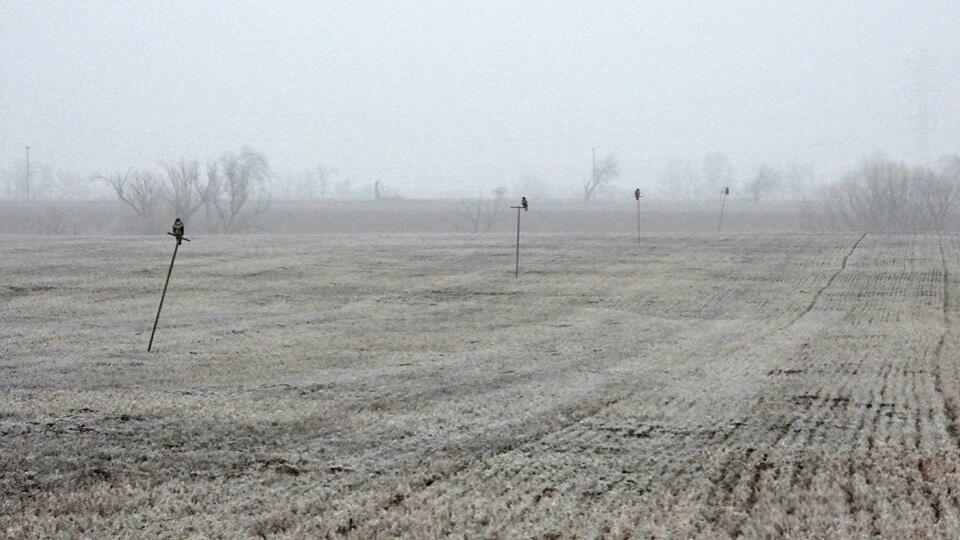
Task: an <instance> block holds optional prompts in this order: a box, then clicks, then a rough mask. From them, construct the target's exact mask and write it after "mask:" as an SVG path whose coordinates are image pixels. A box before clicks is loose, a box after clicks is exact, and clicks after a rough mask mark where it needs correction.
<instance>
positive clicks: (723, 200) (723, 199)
mask: <svg viewBox="0 0 960 540" xmlns="http://www.w3.org/2000/svg"><path fill="white" fill-rule="evenodd" d="M728 191H729V190H727V189H726V188H724V190H723V195H721V196H720V220H719V221H717V231H722V230H723V207H724V205H725V204H726V203H727V193H728Z"/></svg>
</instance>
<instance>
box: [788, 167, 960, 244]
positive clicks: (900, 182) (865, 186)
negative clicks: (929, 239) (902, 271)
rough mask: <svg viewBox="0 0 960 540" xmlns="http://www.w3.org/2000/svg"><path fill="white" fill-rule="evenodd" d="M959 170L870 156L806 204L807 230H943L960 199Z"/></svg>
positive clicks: (804, 213) (805, 218) (805, 221)
mask: <svg viewBox="0 0 960 540" xmlns="http://www.w3.org/2000/svg"><path fill="white" fill-rule="evenodd" d="M957 170H958V168H957V167H951V166H946V167H944V168H943V170H942V171H939V172H937V171H934V170H932V169H929V168H926V167H910V166H907V165H905V164H902V163H896V162H892V161H888V160H884V159H874V160H871V161H868V162H865V163H864V164H863V165H861V166H860V167H859V168H857V169H856V170H855V171H853V172H851V173H849V174H847V175H846V176H845V177H844V178H843V179H842V180H840V181H838V182H836V183H834V184H831V185H829V186H827V188H826V190H825V192H824V194H823V197H822V198H821V199H820V200H818V201H814V202H808V203H806V205H805V207H804V209H803V215H802V219H803V221H804V224H805V226H806V228H808V229H821V230H823V229H827V230H858V231H918V232H920V231H941V230H944V229H945V228H946V227H947V226H948V222H949V218H950V217H951V215H952V214H953V213H954V212H955V211H956V209H957V205H958V202H960V177H958V175H957Z"/></svg>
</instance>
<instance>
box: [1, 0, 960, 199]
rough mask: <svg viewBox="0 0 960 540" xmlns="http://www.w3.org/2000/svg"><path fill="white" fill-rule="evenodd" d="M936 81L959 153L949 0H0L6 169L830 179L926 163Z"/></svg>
mask: <svg viewBox="0 0 960 540" xmlns="http://www.w3.org/2000/svg"><path fill="white" fill-rule="evenodd" d="M920 58H926V60H922V61H918V60H917V59H920ZM918 66H919V67H918ZM924 71H925V72H927V73H928V76H927V77H926V79H927V82H926V84H925V87H926V89H927V90H926V94H927V96H928V102H929V107H928V111H929V119H930V126H931V127H930V129H929V141H930V142H929V146H928V151H927V153H928V155H930V156H931V157H936V156H937V155H939V154H941V153H945V152H960V144H958V141H960V2H958V1H957V0H944V1H917V0H913V1H903V2H877V1H865V2H855V1H849V0H843V1H832V2H814V1H803V2H774V1H760V0H758V1H754V2H732V1H729V0H726V1H717V2H680V1H677V2H642V1H631V2H581V3H573V2H530V1H527V2H516V3H507V2H435V3H431V2H358V1H355V0H353V1H348V2H222V3H221V2H207V1H203V2H200V1H197V2H63V3H54V2H36V1H30V2H21V1H12V0H0V164H9V163H12V162H14V161H15V160H18V159H22V155H23V147H24V145H30V146H31V147H32V155H33V156H35V157H34V159H36V160H37V161H40V162H43V163H46V164H49V165H51V166H53V167H63V168H70V169H74V170H77V171H81V172H93V171H100V172H109V171H113V170H117V169H125V168H127V167H129V166H131V165H140V166H142V165H150V164H155V163H156V162H157V161H159V160H162V159H169V158H176V157H179V156H181V155H182V156H186V157H192V158H196V159H202V160H203V159H209V158H212V157H216V156H217V155H219V154H220V153H221V152H222V151H224V150H228V149H237V148H239V147H240V146H241V145H250V146H252V147H254V148H257V149H259V150H261V151H262V152H264V153H265V154H266V155H267V157H268V158H269V159H270V161H271V163H272V165H273V167H274V169H275V170H278V171H286V170H295V169H300V168H308V167H312V166H315V165H317V164H325V165H328V166H333V167H336V168H337V169H338V170H339V171H340V174H341V175H343V176H345V177H350V178H352V179H353V180H354V181H356V182H357V183H364V182H372V181H374V180H381V181H383V182H385V183H387V184H388V185H392V186H395V187H397V188H399V189H400V190H401V191H402V192H405V193H408V194H414V195H417V194H447V193H453V192H458V191H464V190H466V191H469V190H476V189H480V188H483V189H488V188H491V187H493V186H495V185H498V184H506V185H511V184H514V183H515V182H516V180H517V179H518V178H519V177H520V176H521V175H534V176H538V177H539V178H541V179H542V180H543V181H545V182H547V183H550V184H554V185H556V186H559V187H562V188H564V189H565V188H566V186H568V185H569V186H576V185H577V184H578V183H579V181H580V179H581V178H582V177H583V176H585V175H587V174H589V170H590V149H591V147H593V146H596V147H597V149H598V153H602V154H605V153H608V152H615V153H616V154H617V156H618V157H619V158H620V161H621V163H622V169H623V178H624V182H626V183H627V184H631V185H633V184H638V185H644V183H645V182H648V181H652V180H651V177H652V176H653V175H654V174H655V173H656V172H657V171H658V170H660V169H661V168H662V167H663V165H664V164H665V163H666V161H667V160H668V159H673V158H691V159H694V160H697V161H699V160H701V159H702V157H703V155H704V154H705V153H707V152H723V153H725V154H726V155H727V156H729V158H730V159H731V161H733V163H734V164H735V165H736V166H737V169H738V172H740V173H742V174H747V173H748V172H749V169H751V168H752V167H753V166H755V165H756V164H757V163H758V162H760V161H762V160H769V161H772V162H787V161H801V162H811V163H813V164H815V165H816V166H817V168H818V170H820V171H821V173H823V174H833V173H835V172H836V171H839V170H842V169H843V168H844V167H847V166H850V165H852V164H854V163H855V162H856V161H857V160H859V159H860V158H862V157H863V156H865V155H867V154H871V153H874V152H883V153H886V154H887V155H889V156H891V157H894V158H897V159H903V160H908V161H917V160H919V159H920V158H921V154H922V153H923V145H922V144H920V142H919V141H920V138H919V137H918V134H919V130H918V126H919V125H920V115H919V114H918V110H919V107H918V103H919V101H920V100H919V99H918V98H919V96H920V95H921V94H922V93H921V92H919V91H918V83H919V81H920V80H922V79H923V78H924V77H919V76H918V75H917V73H919V72H924Z"/></svg>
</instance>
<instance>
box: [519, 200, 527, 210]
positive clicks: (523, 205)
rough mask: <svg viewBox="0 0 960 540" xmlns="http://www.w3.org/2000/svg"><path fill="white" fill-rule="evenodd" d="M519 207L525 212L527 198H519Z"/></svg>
mask: <svg viewBox="0 0 960 540" xmlns="http://www.w3.org/2000/svg"><path fill="white" fill-rule="evenodd" d="M520 207H521V208H523V211H524V212H526V211H527V198H526V197H520Z"/></svg>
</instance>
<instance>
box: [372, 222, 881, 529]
mask: <svg viewBox="0 0 960 540" xmlns="http://www.w3.org/2000/svg"><path fill="white" fill-rule="evenodd" d="M866 235H867V234H866V233H863V234H861V235H860V236H859V237H858V238H857V240H856V241H855V242H854V243H853V244H852V246H851V247H850V248H849V249H848V250H847V251H846V252H845V253H844V255H843V257H842V259H841V262H840V265H839V267H838V268H837V269H836V270H835V271H834V272H833V273H832V274H831V275H830V277H829V278H828V279H827V281H826V282H825V283H824V284H823V285H822V286H821V287H819V288H818V289H817V291H816V292H815V293H814V295H813V297H812V298H811V300H810V302H809V303H808V304H806V305H805V307H804V308H803V309H802V311H801V312H800V313H799V314H798V315H797V316H795V317H793V318H792V319H791V320H790V322H789V323H787V324H786V325H784V326H782V327H781V328H779V329H775V330H773V331H770V332H764V333H761V334H760V335H758V336H756V337H755V338H754V339H750V340H749V343H743V342H741V343H739V344H738V345H739V346H737V347H735V349H734V351H742V350H744V349H750V348H751V347H755V346H756V345H757V343H760V342H763V341H765V340H767V339H768V338H769V337H770V336H771V335H772V334H774V333H776V332H777V331H778V330H779V331H782V330H786V329H788V328H789V327H790V326H791V325H793V324H795V323H796V322H798V321H799V320H800V319H802V318H803V317H804V316H805V315H807V314H809V313H810V312H811V311H812V310H813V309H814V307H815V306H816V305H817V303H818V301H819V299H820V298H821V296H822V295H823V294H824V293H825V291H826V290H828V289H829V288H830V286H831V285H832V284H833V283H834V282H835V281H836V279H837V278H838V276H839V275H840V274H841V273H842V272H843V271H844V270H845V269H846V268H847V264H848V260H849V259H850V257H851V255H852V254H853V253H854V252H855V251H856V249H857V247H858V246H859V245H860V243H861V242H862V241H863V239H864V238H865V237H866ZM632 396H633V393H632V392H626V393H624V394H623V395H620V396H618V397H616V398H615V399H611V400H609V401H607V402H606V403H605V404H603V405H601V406H598V407H595V408H593V407H592V408H591V409H590V410H588V411H584V414H579V413H578V414H576V415H575V417H573V421H571V422H565V423H563V424H560V425H557V426H556V427H555V429H552V430H550V431H548V432H545V433H542V434H540V435H538V436H536V437H531V438H529V439H526V440H522V441H515V443H516V444H510V445H508V446H506V447H503V448H502V449H499V450H498V451H496V452H495V453H492V454H489V455H486V456H484V457H482V458H480V459H479V460H477V461H476V462H472V463H461V464H458V466H456V467H454V468H451V469H449V470H447V471H444V472H443V473H441V474H438V475H434V476H431V477H429V478H428V479H426V480H425V481H418V482H417V483H416V484H414V485H411V488H413V493H411V494H408V495H407V496H405V497H403V498H400V499H394V500H391V502H390V504H387V505H385V506H383V507H382V508H381V510H391V509H393V508H395V507H397V506H399V505H400V504H401V503H403V502H404V501H405V500H407V499H409V498H410V497H411V496H421V497H422V494H423V492H424V491H425V490H427V489H428V488H430V487H431V486H433V485H434V484H437V483H438V482H442V481H445V480H448V479H451V478H453V477H456V476H459V475H462V474H465V473H468V472H469V471H470V470H471V469H477V468H480V467H483V466H484V464H485V463H489V462H490V461H494V460H497V459H498V458H500V457H501V456H504V455H505V454H509V453H510V452H513V451H515V450H518V449H519V448H521V447H530V446H535V445H537V444H538V443H539V442H542V441H545V440H547V439H550V438H556V439H557V441H555V443H560V444H564V443H563V442H562V441H564V440H566V439H569V438H570V437H573V438H577V437H581V436H583V435H584V433H579V431H583V430H577V431H576V432H571V433H569V434H568V437H561V434H563V433H564V432H567V431H570V430H571V428H574V427H575V426H580V425H585V424H586V423H588V422H589V421H590V420H591V419H594V418H598V417H601V416H602V415H604V414H605V413H607V412H608V411H610V410H611V409H612V408H614V407H615V406H617V405H619V404H621V403H622V402H624V401H625V400H627V399H629V398H631V397H632ZM811 403H812V402H811ZM811 403H808V404H807V405H806V408H807V409H809V408H810V405H811ZM796 420H797V416H796V415H793V416H789V415H788V416H784V417H783V418H781V419H780V420H779V421H777V422H776V423H774V424H773V425H771V426H770V428H769V433H770V434H771V435H772V439H771V440H769V442H767V443H766V444H765V448H766V449H767V450H766V451H759V450H758V449H757V448H751V449H750V451H748V454H747V459H748V460H750V461H753V462H754V463H753V464H752V466H750V467H749V468H748V466H746V465H743V464H742V461H743V459H744V458H743V456H742V455H739V456H735V457H733V458H732V459H733V460H734V461H733V462H731V463H729V464H728V465H727V466H725V467H723V470H725V471H727V472H728V473H730V474H732V475H733V476H726V475H724V476H725V477H722V478H720V479H719V482H718V484H715V485H717V486H718V487H720V488H721V489H720V490H718V491H717V492H716V493H718V494H719V493H720V492H721V491H722V492H723V497H725V498H727V497H729V496H730V495H731V494H732V493H733V491H734V490H733V487H734V486H736V485H737V484H739V483H740V481H741V478H743V476H744V475H745V474H748V471H752V472H749V479H748V482H747V485H746V493H747V500H746V502H745V511H746V512H747V514H749V512H750V510H752V508H753V507H754V506H755V505H756V503H757V499H758V496H759V490H760V483H761V482H762V478H763V476H764V474H765V473H764V472H765V471H767V470H768V469H772V468H773V467H774V466H773V464H772V463H770V461H769V458H770V449H773V448H776V447H777V446H778V444H779V443H780V442H781V441H782V440H783V439H784V438H785V437H787V436H789V435H790V434H791V430H792V428H793V425H794V423H795V422H796ZM601 423H602V422H601ZM744 425H745V424H743V423H735V424H734V425H733V427H732V428H729V429H721V430H719V432H718V433H719V434H720V439H719V441H716V440H715V441H713V443H714V444H719V445H720V446H724V445H725V444H726V443H727V441H728V439H730V438H731V437H734V435H735V434H736V433H737V432H738V430H739V429H740V428H741V427H742V426H744ZM584 429H585V430H587V431H590V430H591V428H588V427H585V428H584ZM641 431H642V430H641ZM638 436H639V437H641V438H647V437H651V436H652V433H651V432H650V431H649V430H648V431H647V432H641V433H640V435H638ZM691 444H702V443H695V442H694V441H693V439H688V438H686V437H682V438H681V439H680V440H678V441H677V442H676V444H675V446H677V447H681V446H683V445H688V446H689V445H691ZM755 446H756V445H755ZM751 457H752V459H751ZM703 466H704V464H703V463H702V462H699V463H698V462H694V463H689V464H687V469H686V472H687V473H688V474H690V473H695V472H697V471H700V470H702V467H703ZM607 487H608V489H610V488H612V487H613V485H609V486H607ZM731 502H732V501H730V500H729V499H728V501H727V503H726V504H730V503H731ZM368 519H369V518H368ZM365 521H367V520H357V521H355V522H354V523H356V525H357V526H358V527H362V526H363V525H364V522H365Z"/></svg>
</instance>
